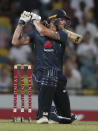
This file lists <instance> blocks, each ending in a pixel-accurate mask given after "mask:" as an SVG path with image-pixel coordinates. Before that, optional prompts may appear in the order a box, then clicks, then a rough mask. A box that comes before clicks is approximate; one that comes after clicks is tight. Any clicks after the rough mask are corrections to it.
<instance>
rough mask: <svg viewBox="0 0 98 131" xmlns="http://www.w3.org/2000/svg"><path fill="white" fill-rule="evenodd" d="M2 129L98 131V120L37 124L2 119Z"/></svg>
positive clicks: (2, 130) (17, 130) (23, 130)
mask: <svg viewBox="0 0 98 131" xmlns="http://www.w3.org/2000/svg"><path fill="white" fill-rule="evenodd" d="M0 131H98V122H89V121H88V122H80V121H76V122H74V123H72V124H35V121H34V122H32V123H28V122H27V121H25V122H24V123H20V122H17V123H13V122H12V121H11V120H9V121H8V120H0Z"/></svg>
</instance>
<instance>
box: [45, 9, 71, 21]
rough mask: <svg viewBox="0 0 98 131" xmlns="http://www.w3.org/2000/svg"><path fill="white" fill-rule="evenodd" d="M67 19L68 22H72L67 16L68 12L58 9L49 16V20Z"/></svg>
mask: <svg viewBox="0 0 98 131" xmlns="http://www.w3.org/2000/svg"><path fill="white" fill-rule="evenodd" d="M62 17H63V18H65V19H67V20H70V17H69V16H68V15H67V14H66V12H65V11H64V10H62V9H56V10H53V11H51V12H50V14H49V16H48V18H47V19H48V20H51V19H56V18H62Z"/></svg>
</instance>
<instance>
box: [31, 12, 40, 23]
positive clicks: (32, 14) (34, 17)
mask: <svg viewBox="0 0 98 131" xmlns="http://www.w3.org/2000/svg"><path fill="white" fill-rule="evenodd" d="M34 20H36V21H39V22H40V21H41V16H39V15H37V14H35V13H33V12H31V22H32V23H33V21H34Z"/></svg>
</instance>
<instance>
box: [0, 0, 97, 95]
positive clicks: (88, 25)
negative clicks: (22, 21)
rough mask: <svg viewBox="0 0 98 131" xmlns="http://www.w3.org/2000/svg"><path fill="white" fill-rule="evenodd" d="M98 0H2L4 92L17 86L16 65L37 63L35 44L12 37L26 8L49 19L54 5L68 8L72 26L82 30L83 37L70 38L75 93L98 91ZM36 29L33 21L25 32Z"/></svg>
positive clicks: (68, 61)
mask: <svg viewBox="0 0 98 131" xmlns="http://www.w3.org/2000/svg"><path fill="white" fill-rule="evenodd" d="M97 5H98V0H36V1H34V0H1V1H0V92H2V93H5V92H7V93H11V92H12V89H13V84H12V83H13V74H12V73H13V65H14V64H31V65H32V66H34V55H33V48H32V47H30V46H28V45H26V46H21V47H14V46H12V44H11V39H12V35H13V32H14V30H15V27H16V25H17V22H18V19H19V17H20V14H21V12H22V11H23V10H26V11H35V12H36V13H38V14H39V15H41V16H42V19H45V18H46V17H47V15H48V14H49V12H50V11H51V10H53V9H57V8H58V9H64V10H65V11H66V12H67V14H68V15H69V16H70V18H71V27H70V30H72V31H74V32H76V33H78V34H81V35H82V36H83V41H82V42H81V43H80V44H79V45H76V44H74V43H71V42H68V46H67V47H66V51H65V56H64V73H65V74H66V76H67V79H68V83H67V87H68V89H70V90H71V93H73V92H74V93H76V91H78V93H80V94H81V92H83V91H84V90H90V91H91V90H92V91H95V92H94V94H96V92H97V93H98V8H97ZM31 30H32V25H31V24H29V25H28V26H27V27H26V28H25V30H24V31H25V32H29V31H31Z"/></svg>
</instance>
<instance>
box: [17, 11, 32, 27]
mask: <svg viewBox="0 0 98 131" xmlns="http://www.w3.org/2000/svg"><path fill="white" fill-rule="evenodd" d="M30 20H31V13H30V12H28V11H23V13H22V14H21V17H20V19H19V22H18V24H21V25H25V24H27V23H28V22H29V21H30Z"/></svg>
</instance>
